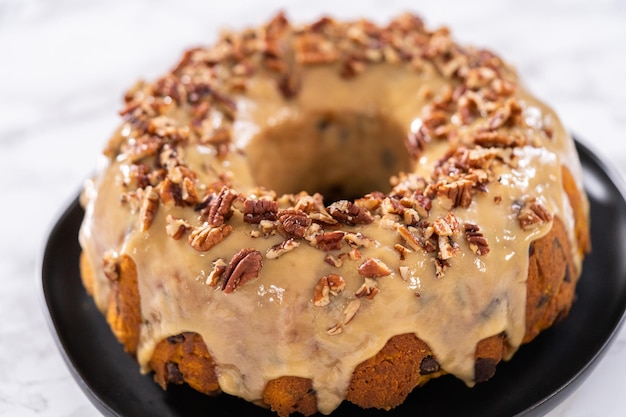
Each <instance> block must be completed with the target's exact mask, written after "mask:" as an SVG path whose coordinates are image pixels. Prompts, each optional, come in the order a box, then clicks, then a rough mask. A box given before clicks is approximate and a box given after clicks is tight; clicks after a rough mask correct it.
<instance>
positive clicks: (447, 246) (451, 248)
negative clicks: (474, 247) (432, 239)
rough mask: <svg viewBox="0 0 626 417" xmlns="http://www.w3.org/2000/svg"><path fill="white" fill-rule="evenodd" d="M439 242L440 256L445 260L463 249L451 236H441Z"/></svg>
mask: <svg viewBox="0 0 626 417" xmlns="http://www.w3.org/2000/svg"><path fill="white" fill-rule="evenodd" d="M437 242H438V247H439V257H440V258H441V259H443V260H447V259H450V258H452V257H454V256H456V255H457V254H458V253H459V252H460V251H461V249H460V248H459V245H457V244H456V242H454V241H453V240H452V239H451V237H450V236H439V238H438V239H437Z"/></svg>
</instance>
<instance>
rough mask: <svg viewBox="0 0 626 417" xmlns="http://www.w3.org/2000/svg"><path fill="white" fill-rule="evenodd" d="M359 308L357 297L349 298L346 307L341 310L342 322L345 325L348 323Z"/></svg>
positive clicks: (359, 303)
mask: <svg viewBox="0 0 626 417" xmlns="http://www.w3.org/2000/svg"><path fill="white" fill-rule="evenodd" d="M360 308H361V300H359V299H358V298H355V299H354V300H350V302H349V303H348V305H347V306H346V308H345V309H344V310H343V324H344V325H346V324H348V323H350V322H351V321H352V319H353V318H354V316H356V313H357V312H358V311H359V309H360Z"/></svg>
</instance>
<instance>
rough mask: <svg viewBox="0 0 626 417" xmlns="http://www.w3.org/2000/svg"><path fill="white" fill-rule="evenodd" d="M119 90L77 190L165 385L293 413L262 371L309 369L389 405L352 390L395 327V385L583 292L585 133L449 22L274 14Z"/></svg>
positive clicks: (134, 343)
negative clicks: (409, 361) (120, 99)
mask: <svg viewBox="0 0 626 417" xmlns="http://www.w3.org/2000/svg"><path fill="white" fill-rule="evenodd" d="M125 102H126V104H125V107H124V109H123V110H122V111H121V115H122V118H123V122H122V125H121V126H120V128H119V130H118V131H117V132H116V133H115V135H114V136H113V138H112V139H111V141H110V142H109V144H108V145H107V148H106V149H105V155H104V157H103V164H102V167H101V169H100V170H99V172H98V174H97V175H96V176H95V177H94V178H93V179H92V180H90V181H89V182H88V184H87V185H86V187H85V191H84V193H83V196H82V203H83V205H84V207H85V209H86V214H85V219H84V222H83V225H82V228H81V231H80V243H81V247H82V250H83V261H82V263H83V266H82V273H83V279H84V282H85V285H86V287H87V289H88V291H89V292H90V293H91V294H92V295H93V297H94V300H95V302H96V304H97V306H98V307H99V308H100V309H101V310H102V311H103V312H105V314H106V315H107V320H108V321H109V323H110V324H111V326H112V328H113V331H114V333H115V334H116V336H117V337H118V338H119V339H120V341H121V342H122V343H123V345H124V347H125V349H126V350H127V351H129V352H130V353H131V354H134V355H136V357H137V360H138V362H139V364H140V366H141V369H142V370H143V371H144V372H149V371H156V373H157V380H158V381H159V378H160V379H161V380H160V381H159V382H160V383H161V384H162V385H164V386H166V385H167V383H168V382H187V383H189V384H190V385H192V387H194V388H196V389H199V390H200V391H203V392H207V393H215V392H219V391H223V392H225V393H228V394H232V395H235V396H239V397H242V398H244V399H245V400H247V401H251V402H256V403H259V404H266V405H270V406H272V408H274V409H276V410H277V411H278V413H279V414H281V415H285V414H289V412H290V411H285V410H287V409H288V407H287V408H285V409H277V407H278V406H276V405H275V404H274V402H273V401H274V399H273V398H275V397H276V394H273V393H271V394H268V392H273V391H271V390H270V391H268V389H269V388H268V387H272V389H274V388H273V387H278V388H276V392H279V393H281V392H285V391H286V390H288V387H292V386H294V384H296V383H297V384H300V382H301V381H305V382H304V385H302V387H304V388H300V389H301V390H304V392H305V393H308V394H307V395H309V396H312V398H313V400H312V401H313V402H314V406H315V409H313V410H312V411H313V412H315V411H316V410H318V411H320V412H322V413H325V414H328V413H331V412H332V411H333V410H334V409H335V408H336V407H337V406H338V405H339V404H340V403H341V402H342V401H343V400H345V399H346V397H347V396H348V397H349V398H348V399H350V400H352V399H351V398H354V402H356V403H357V404H361V405H362V406H373V407H379V408H391V407H393V406H395V405H397V404H396V403H389V404H386V403H384V401H385V400H384V399H383V400H381V401H382V402H383V403H377V402H375V403H373V404H369V403H368V402H367V401H366V400H364V399H363V398H361V397H364V396H367V395H361V394H359V392H362V393H367V389H366V388H359V387H361V385H366V384H364V383H363V381H364V378H366V376H362V377H359V375H366V374H367V372H366V371H367V366H370V365H367V366H365V365H363V366H365V367H363V366H362V367H361V368H359V365H362V364H364V363H366V362H367V361H368V360H371V359H372V358H375V357H377V356H376V355H377V354H380V353H381V352H397V351H398V350H400V349H402V348H401V347H402V346H404V348H406V346H408V345H404V344H402V343H400V344H399V345H398V346H401V347H398V348H397V349H395V350H394V348H393V344H390V343H389V341H390V340H392V339H393V340H394V341H396V342H397V341H399V340H403V339H402V338H406V337H409V338H411V340H413V339H416V340H417V341H418V342H419V343H418V342H415V341H411V342H410V343H412V344H411V346H419V348H416V352H418V353H416V355H418V356H419V355H421V356H419V358H420V361H419V364H418V365H416V371H415V372H416V374H418V375H417V377H416V379H411V383H410V384H409V383H407V384H408V385H412V386H407V387H403V388H402V390H401V391H402V393H403V394H402V395H406V394H408V392H410V390H411V389H413V388H414V386H415V385H420V384H422V383H424V382H426V381H427V380H428V379H430V378H431V377H435V376H438V375H440V374H442V373H449V374H453V375H455V376H456V377H458V378H460V379H462V380H463V381H465V382H466V383H467V384H468V385H470V386H471V385H473V384H474V383H475V382H477V381H482V380H484V379H486V378H488V377H489V376H490V375H491V374H492V372H493V370H492V369H491V368H490V367H491V365H493V367H495V364H496V363H497V361H499V358H500V357H504V358H510V357H511V356H512V355H513V354H514V352H515V351H516V350H517V348H518V347H519V346H520V345H521V344H522V343H525V342H528V341H530V340H531V339H532V338H534V337H535V336H536V334H537V333H539V332H540V331H541V330H543V329H544V328H547V327H549V326H550V325H552V324H553V322H554V321H555V320H557V319H559V318H561V317H563V316H564V315H566V314H567V311H568V310H569V308H570V306H571V303H572V300H573V297H574V288H575V283H576V280H577V279H578V276H579V275H580V270H581V263H582V259H583V256H584V253H585V251H587V250H588V246H589V243H588V232H587V218H588V213H587V212H588V207H587V201H586V198H585V195H584V191H583V190H582V188H581V185H580V184H582V181H581V170H580V165H579V162H578V158H577V155H576V151H575V148H574V144H573V141H572V139H571V138H570V136H569V135H568V133H567V132H566V131H565V129H564V128H563V126H562V124H561V123H560V121H559V119H558V117H557V115H556V114H555V112H554V111H553V110H552V109H550V108H549V107H548V106H547V105H545V104H544V103H542V102H541V101H539V100H538V99H536V98H535V97H534V96H532V95H531V94H530V93H529V92H527V91H526V90H525V89H524V87H523V86H522V85H521V84H520V82H519V80H518V77H517V75H516V74H515V72H514V71H513V69H512V68H510V67H509V66H508V65H507V64H506V63H505V62H503V61H502V60H501V59H500V58H499V57H497V56H496V55H494V54H493V53H490V52H488V51H485V50H479V49H474V48H468V47H462V46H459V45H457V44H456V43H454V42H453V41H452V39H451V36H450V34H449V32H448V30H447V29H445V28H442V29H437V30H434V31H431V30H428V29H426V28H425V26H424V24H423V22H422V21H421V20H420V19H419V18H417V17H416V16H412V15H403V16H400V17H398V18H397V19H395V20H393V21H392V22H391V23H389V25H388V26H385V27H379V26H377V25H375V24H373V23H371V22H368V21H365V20H359V21H354V22H338V21H335V20H333V19H330V18H323V19H320V20H319V21H316V22H314V23H312V24H308V25H303V26H295V25H292V24H290V23H289V22H288V21H287V19H286V18H285V17H284V16H283V15H277V16H276V17H275V18H274V19H272V20H271V21H270V22H268V23H267V24H265V25H263V26H260V27H258V28H252V29H247V30H244V31H241V32H225V33H223V34H222V36H221V37H220V39H219V41H218V42H217V43H216V44H215V45H212V46H210V47H206V48H195V49H191V50H189V51H187V52H186V53H185V55H184V57H183V58H182V60H181V61H180V63H179V64H178V65H177V66H176V67H174V68H173V69H172V71H171V72H169V73H167V74H166V75H164V76H163V77H161V78H159V79H157V80H155V81H154V82H140V83H138V84H137V85H136V86H135V87H133V88H132V89H131V90H130V91H129V92H128V93H127V95H126V97H125ZM547 237H549V239H548V238H547ZM542 239H543V240H542ZM538 242H540V243H538ZM554 242H556V243H554ZM537 248H539V249H540V250H536V249H537ZM533 268H534V269H533ZM533 271H534V272H533ZM546 277H550V279H547V278H546ZM544 278H545V279H544ZM406 335H409V336H406ZM176 338H178V339H176ZM394 338H395V339H394ZM192 340H193V346H194V348H193V349H192V350H193V352H192V353H185V352H184V351H180V352H179V351H176V350H175V348H174V347H172V348H171V349H170V348H168V349H170V350H167V353H163V352H165V351H164V350H161V348H162V346H164V345H162V344H161V343H164V342H163V341H169V342H168V343H170V345H172V346H177V343H183V342H184V343H185V344H184V346H191V345H187V344H186V343H187V342H186V341H190V342H189V343H191V341H192ZM485 341H488V342H485ZM398 343H399V342H398ZM407 343H409V342H407ZM481 343H482V346H483V347H482V348H477V346H480V345H481ZM492 343H495V345H491V344H492ZM491 346H495V348H493V347H491ZM172 349H173V350H172ZM385 349H387V350H385ZM481 349H482V350H481ZM483 350H484V351H485V352H486V351H492V350H493V351H496V352H498V353H496V354H494V355H495V356H494V358H495V359H494V361H493V362H494V363H493V364H491V362H490V363H489V369H488V370H487V371H486V375H477V372H478V371H479V370H480V369H481V368H480V367H479V366H478V363H479V361H478V360H477V359H478V358H479V357H480V354H479V353H480V352H479V351H481V352H482V351H483ZM419 352H421V353H419ZM425 352H427V353H425ZM388 354H389V355H390V356H393V355H392V354H391V353H388ZM407 355H408V354H407ZM161 357H162V359H159V358H161ZM174 357H176V359H173V358H174ZM186 358H195V359H194V360H197V361H198V362H197V363H195V362H193V361H192V360H191V359H186ZM198 358H201V359H198ZM168 363H169V364H174V365H167V364H168ZM160 366H163V367H164V368H163V369H161V368H159V369H160V370H158V369H156V368H157V367H160ZM185 366H187V367H188V368H185ZM371 366H372V367H373V368H370V369H380V368H376V366H379V365H376V364H372V365H371ZM186 369H188V370H186ZM355 369H358V370H360V371H363V372H362V373H361V374H357V373H355ZM389 372H392V373H393V372H395V371H389ZM481 372H482V371H481ZM200 374H207V375H200ZM209 374H210V375H209ZM284 377H287V380H283V379H281V378H284ZM290 378H291V379H290ZM196 379H198V380H202V381H204V382H198V383H197V384H196V385H197V386H194V383H192V382H190V381H196ZM205 379H206V381H205ZM388 379H391V380H395V379H400V378H399V377H397V378H396V376H394V375H393V374H392V375H390V376H389V378H388ZM208 380H210V382H207V381H208ZM277 381H278V382H277ZM285 381H286V382H285ZM281 384H284V386H283V385H281ZM298 386H299V385H298ZM207 387H208V388H207ZM386 389H388V388H387V387H384V386H383V387H382V388H381V392H382V393H383V394H384V393H385V390H386ZM389 389H390V388H389ZM404 391H407V392H406V393H404ZM303 395H304V394H303ZM402 395H400V397H402ZM382 396H383V397H384V396H385V395H382ZM394 401H396V402H397V401H401V398H400V400H394ZM294 411H300V412H303V411H302V410H297V409H296V410H294ZM305 414H310V413H309V412H305Z"/></svg>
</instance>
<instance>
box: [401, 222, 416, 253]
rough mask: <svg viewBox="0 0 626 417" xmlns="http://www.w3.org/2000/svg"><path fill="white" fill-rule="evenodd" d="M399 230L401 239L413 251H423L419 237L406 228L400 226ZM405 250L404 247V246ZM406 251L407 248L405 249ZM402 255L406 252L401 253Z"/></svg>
mask: <svg viewBox="0 0 626 417" xmlns="http://www.w3.org/2000/svg"><path fill="white" fill-rule="evenodd" d="M397 230H398V234H399V235H400V237H401V238H402V239H403V240H404V241H405V242H406V243H407V245H409V247H410V248H411V249H413V250H414V251H416V250H418V249H421V248H422V245H421V244H420V242H419V240H418V239H417V237H416V236H415V235H414V234H413V233H411V231H410V230H409V229H407V228H406V227H404V226H398V227H397ZM402 247H403V248H404V246H402ZM404 249H406V248H404ZM399 252H400V253H401V254H403V253H404V250H402V251H399Z"/></svg>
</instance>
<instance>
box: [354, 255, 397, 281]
mask: <svg viewBox="0 0 626 417" xmlns="http://www.w3.org/2000/svg"><path fill="white" fill-rule="evenodd" d="M359 275H362V276H364V277H367V278H378V277H385V276H387V275H391V269H389V267H388V266H387V265H385V264H384V263H383V262H382V261H381V260H380V259H376V258H367V259H366V260H365V262H363V263H362V264H361V265H360V266H359Z"/></svg>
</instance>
